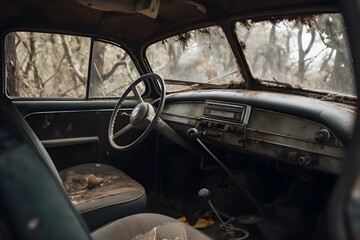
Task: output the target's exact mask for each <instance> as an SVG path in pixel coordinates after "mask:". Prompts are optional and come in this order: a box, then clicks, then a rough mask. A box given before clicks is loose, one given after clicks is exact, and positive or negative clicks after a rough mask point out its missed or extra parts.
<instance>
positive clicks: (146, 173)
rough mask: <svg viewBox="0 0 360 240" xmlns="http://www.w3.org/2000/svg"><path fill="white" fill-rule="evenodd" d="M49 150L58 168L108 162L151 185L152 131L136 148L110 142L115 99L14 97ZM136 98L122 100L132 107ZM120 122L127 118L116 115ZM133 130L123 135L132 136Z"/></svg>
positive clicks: (153, 150)
mask: <svg viewBox="0 0 360 240" xmlns="http://www.w3.org/2000/svg"><path fill="white" fill-rule="evenodd" d="M14 103H15V104H16V106H17V107H18V109H19V110H20V112H21V113H22V114H23V115H24V117H25V119H26V121H27V122H28V123H29V125H30V126H31V127H32V129H33V130H34V132H35V133H36V135H37V136H38V138H39V139H40V140H41V141H42V143H43V144H44V146H45V148H46V149H47V151H48V152H49V155H50V157H51V158H52V160H53V162H54V163H55V166H56V167H57V169H58V170H59V171H61V170H63V169H65V168H68V167H71V166H74V165H78V164H82V163H90V162H96V163H108V164H111V165H112V166H115V167H117V168H119V169H121V170H122V171H124V172H125V173H127V174H128V175H130V176H131V177H133V178H135V179H136V180H138V181H139V182H140V183H142V184H143V185H144V186H145V187H152V185H153V183H154V172H153V171H155V168H154V167H155V149H156V147H155V145H156V141H155V134H150V135H149V137H148V139H146V140H145V141H144V142H143V143H141V144H140V145H139V146H137V147H136V148H134V149H132V150H130V151H125V152H119V151H115V150H113V149H112V147H111V146H110V144H109V141H108V136H107V131H108V124H109V120H110V116H111V113H112V109H113V108H114V106H115V104H116V102H115V101H94V102H90V101H89V102H85V101H73V102H71V101H48V102H47V101H28V102H20V101H14ZM135 104H136V103H135V101H131V100H129V101H125V102H124V104H123V109H126V110H127V111H129V112H130V111H131V109H132V108H133V107H134V106H135ZM119 119H121V121H120V122H119V123H117V124H118V125H119V126H121V125H125V124H127V123H128V119H126V118H119ZM135 134H136V132H135V131H134V132H129V135H126V136H125V138H126V139H127V140H128V139H132V138H134V137H136V136H135Z"/></svg>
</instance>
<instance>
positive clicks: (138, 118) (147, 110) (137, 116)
mask: <svg viewBox="0 0 360 240" xmlns="http://www.w3.org/2000/svg"><path fill="white" fill-rule="evenodd" d="M145 79H148V80H149V81H155V82H156V81H157V82H158V83H159V85H160V88H161V89H160V90H161V91H160V93H161V94H160V101H159V105H158V107H157V109H155V108H154V107H153V106H152V105H151V104H150V103H147V102H144V100H143V99H142V97H141V95H140V93H139V91H138V90H137V88H136V86H137V85H138V84H139V83H140V82H142V81H143V80H145ZM130 92H133V94H134V96H135V98H136V101H137V105H136V107H135V108H134V109H133V110H132V112H131V114H130V123H129V124H128V125H126V126H125V127H123V128H122V129H120V130H119V131H117V132H116V133H114V126H115V121H116V118H117V116H118V114H119V111H120V109H121V106H122V103H123V102H124V100H125V98H126V97H127V96H128V95H129V93H130ZM165 94H166V90H165V82H164V80H163V79H162V78H161V77H160V76H159V75H157V74H155V73H148V74H144V75H142V76H141V77H139V78H138V79H137V80H136V81H134V82H133V83H132V84H131V85H130V86H129V87H128V88H127V89H126V91H125V92H124V94H123V95H122V96H121V98H120V99H119V101H118V103H117V104H116V106H115V108H114V111H113V112H112V114H111V118H110V123H109V129H108V138H109V142H110V144H111V146H112V147H113V148H114V149H116V150H120V151H125V150H129V149H131V148H133V147H135V146H136V145H138V144H139V143H140V142H142V141H143V140H144V139H145V138H146V137H147V136H148V135H149V133H150V132H151V130H153V129H154V128H155V127H156V124H157V123H158V120H159V117H160V114H161V113H162V110H163V108H164V104H165ZM120 116H123V117H128V116H129V115H128V114H121V115H120ZM133 128H135V129H140V130H143V132H142V134H141V135H140V136H139V137H138V138H137V139H136V140H134V141H133V142H131V143H129V144H127V145H119V144H117V143H115V141H114V140H115V139H116V138H119V137H121V136H122V135H124V133H126V132H127V131H129V130H130V129H133Z"/></svg>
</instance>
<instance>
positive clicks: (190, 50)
mask: <svg viewBox="0 0 360 240" xmlns="http://www.w3.org/2000/svg"><path fill="white" fill-rule="evenodd" d="M146 56H147V58H148V60H149V63H150V65H151V67H152V69H153V72H154V73H157V74H159V75H160V76H162V77H163V78H164V79H165V81H166V90H167V91H168V92H174V91H181V90H187V89H194V88H201V87H202V88H214V87H215V88H219V87H221V85H222V84H229V83H230V82H231V83H240V84H241V83H242V82H243V79H242V76H241V74H240V71H239V69H238V66H237V64H236V61H235V58H234V56H233V53H232V51H231V49H230V46H229V44H228V42H227V40H226V37H225V35H224V33H223V32H222V29H221V28H219V27H208V28H203V29H198V30H193V31H190V32H187V33H184V34H180V35H178V36H174V37H171V38H168V39H166V40H163V41H160V42H158V43H155V44H153V45H151V46H150V47H149V48H148V49H147V50H146ZM179 80H180V81H179ZM194 83H196V84H194Z"/></svg>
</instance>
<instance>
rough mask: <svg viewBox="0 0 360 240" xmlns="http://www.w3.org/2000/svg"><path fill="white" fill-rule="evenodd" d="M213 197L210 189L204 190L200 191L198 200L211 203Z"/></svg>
mask: <svg viewBox="0 0 360 240" xmlns="http://www.w3.org/2000/svg"><path fill="white" fill-rule="evenodd" d="M210 197H211V193H210V191H209V190H208V189H206V188H202V189H200V191H199V192H198V198H199V200H203V201H209V200H210Z"/></svg>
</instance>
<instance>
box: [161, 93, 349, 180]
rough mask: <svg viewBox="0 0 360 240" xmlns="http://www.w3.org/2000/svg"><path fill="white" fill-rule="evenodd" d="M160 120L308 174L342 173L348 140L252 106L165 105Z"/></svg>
mask: <svg viewBox="0 0 360 240" xmlns="http://www.w3.org/2000/svg"><path fill="white" fill-rule="evenodd" d="M280 104H281V103H280ZM325 105H326V104H325ZM350 112H351V111H347V113H350ZM350 115H351V114H350ZM350 115H349V116H347V118H349V119H350V118H351V116H350ZM162 119H163V120H165V121H166V122H168V123H169V124H170V125H172V126H173V127H174V128H175V129H176V130H177V131H178V132H180V134H185V133H186V129H189V128H191V127H196V128H197V129H198V130H199V132H200V138H201V139H202V140H203V141H205V142H207V143H208V144H212V145H216V146H221V147H224V148H228V149H232V150H235V151H238V152H244V153H250V154H255V155H257V156H265V157H268V158H270V159H274V160H276V161H280V162H284V163H289V164H295V165H298V166H301V167H304V168H307V169H313V170H319V171H323V172H328V173H334V174H339V173H340V172H341V170H342V166H343V163H344V158H345V149H346V147H345V146H344V142H346V141H344V140H343V139H341V138H339V137H338V136H337V135H336V133H335V132H334V131H333V129H332V128H330V127H328V126H326V125H325V124H323V123H322V122H317V121H314V119H309V118H307V117H301V114H298V115H294V114H289V113H284V112H280V111H275V110H274V109H273V108H271V107H269V108H264V106H263V107H259V104H249V102H248V101H243V102H239V101H237V102H231V101H222V100H219V99H215V100H214V99H204V100H203V101H174V102H172V103H169V104H166V106H165V108H164V111H163V114H162ZM349 121H350V120H349ZM340 128H341V127H340ZM337 131H339V130H338V129H337Z"/></svg>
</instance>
